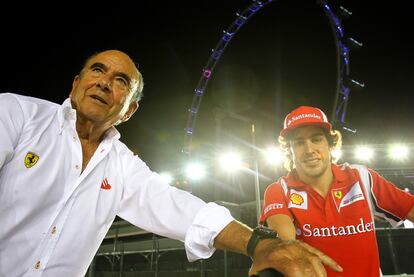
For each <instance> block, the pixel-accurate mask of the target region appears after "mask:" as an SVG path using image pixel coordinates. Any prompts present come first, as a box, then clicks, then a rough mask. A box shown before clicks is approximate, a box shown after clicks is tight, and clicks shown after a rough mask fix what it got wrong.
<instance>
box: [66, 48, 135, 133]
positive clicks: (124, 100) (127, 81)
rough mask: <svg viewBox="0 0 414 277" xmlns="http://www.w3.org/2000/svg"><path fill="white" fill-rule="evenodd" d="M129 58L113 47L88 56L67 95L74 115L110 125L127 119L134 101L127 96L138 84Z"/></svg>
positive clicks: (133, 107)
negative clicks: (74, 111)
mask: <svg viewBox="0 0 414 277" xmlns="http://www.w3.org/2000/svg"><path fill="white" fill-rule="evenodd" d="M138 78H139V77H138V71H137V69H136V67H135V65H134V63H133V61H132V60H131V59H130V58H129V57H128V56H127V55H126V54H124V53H122V52H120V51H116V50H110V51H105V52H102V53H99V54H98V55H96V56H94V57H93V58H91V59H90V60H89V61H88V62H87V64H86V65H85V67H84V68H83V69H82V71H81V73H80V74H79V75H78V76H76V77H75V79H74V81H73V84H72V91H71V93H70V98H71V101H72V105H73V106H74V108H75V109H76V111H77V114H78V116H79V117H81V118H82V119H86V120H88V121H91V122H93V123H95V124H101V125H104V126H112V125H114V124H115V123H119V122H123V121H126V120H128V119H129V117H130V116H132V114H133V113H134V112H135V110H136V109H137V107H138V104H137V103H136V102H135V101H133V102H132V103H131V97H132V95H133V91H135V89H136V88H137V85H138V81H139V80H138Z"/></svg>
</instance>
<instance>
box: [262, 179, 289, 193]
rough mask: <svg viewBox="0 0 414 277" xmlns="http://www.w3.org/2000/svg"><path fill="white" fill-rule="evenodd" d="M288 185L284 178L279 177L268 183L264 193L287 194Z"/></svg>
mask: <svg viewBox="0 0 414 277" xmlns="http://www.w3.org/2000/svg"><path fill="white" fill-rule="evenodd" d="M287 191H288V186H287V181H286V179H285V178H283V177H282V178H280V179H279V180H278V181H277V182H274V183H272V184H270V185H269V186H268V187H267V188H266V191H265V194H281V193H282V194H287Z"/></svg>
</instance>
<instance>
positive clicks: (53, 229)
mask: <svg viewBox="0 0 414 277" xmlns="http://www.w3.org/2000/svg"><path fill="white" fill-rule="evenodd" d="M56 231H57V230H56V226H53V228H52V232H51V233H52V235H54V234H56Z"/></svg>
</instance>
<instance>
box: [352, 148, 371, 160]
mask: <svg viewBox="0 0 414 277" xmlns="http://www.w3.org/2000/svg"><path fill="white" fill-rule="evenodd" d="M355 157H356V158H357V159H358V160H361V161H369V160H370V159H372V157H374V150H373V149H372V148H370V147H368V146H358V147H357V148H356V150H355Z"/></svg>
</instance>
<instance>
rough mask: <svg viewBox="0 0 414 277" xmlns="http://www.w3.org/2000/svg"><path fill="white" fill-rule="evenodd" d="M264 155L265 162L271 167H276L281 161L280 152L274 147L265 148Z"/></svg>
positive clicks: (281, 155) (281, 154)
mask: <svg viewBox="0 0 414 277" xmlns="http://www.w3.org/2000/svg"><path fill="white" fill-rule="evenodd" d="M264 155H265V157H266V160H267V162H268V163H270V164H272V165H278V164H280V163H281V162H282V161H283V153H282V151H281V150H280V149H279V148H277V147H274V146H273V147H269V148H267V149H266V151H265V152H264Z"/></svg>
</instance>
